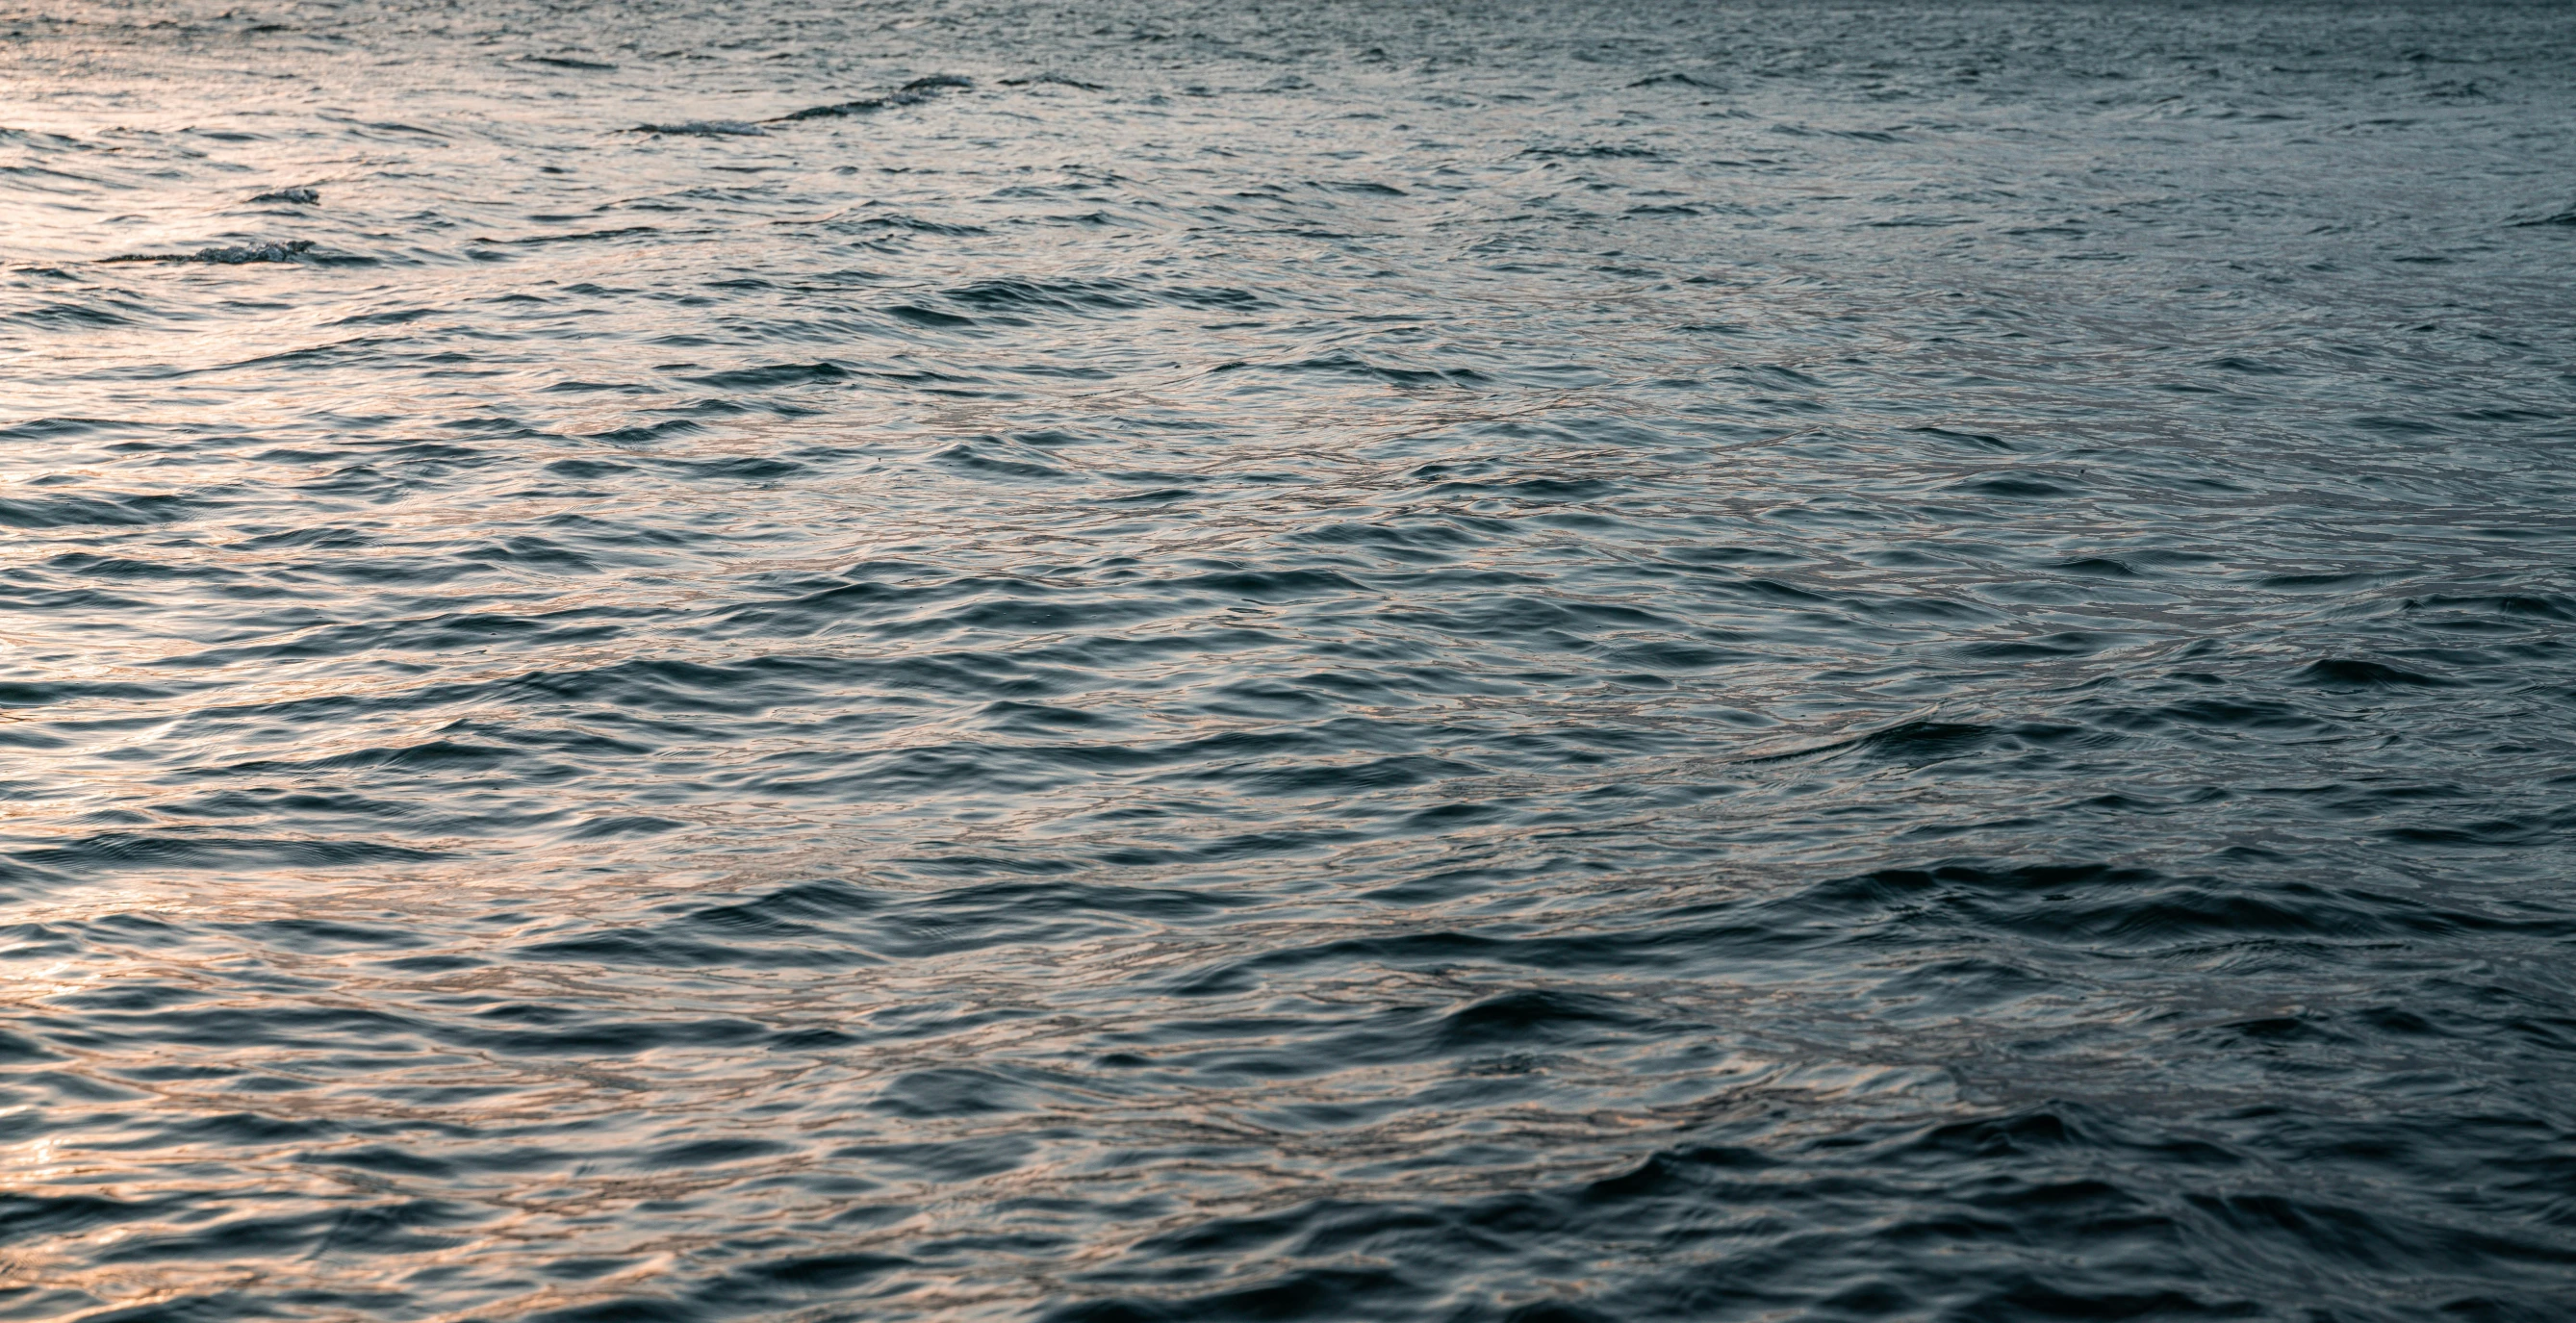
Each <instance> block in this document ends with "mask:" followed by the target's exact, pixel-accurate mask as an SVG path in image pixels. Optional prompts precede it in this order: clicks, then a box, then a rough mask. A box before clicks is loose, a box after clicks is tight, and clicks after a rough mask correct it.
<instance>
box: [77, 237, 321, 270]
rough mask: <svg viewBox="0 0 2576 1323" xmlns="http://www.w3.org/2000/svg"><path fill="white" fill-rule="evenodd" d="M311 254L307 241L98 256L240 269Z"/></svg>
mask: <svg viewBox="0 0 2576 1323" xmlns="http://www.w3.org/2000/svg"><path fill="white" fill-rule="evenodd" d="M311 251H313V241H312V240H310V239H288V240H285V241H283V242H279V243H257V244H245V245H241V246H239V247H231V248H200V249H198V250H197V251H195V252H193V253H131V254H127V255H125V256H122V257H102V258H100V259H98V260H99V261H100V262H101V263H111V262H205V263H210V264H212V265H216V266H242V265H246V264H249V263H254V262H293V261H296V260H298V259H300V258H302V257H303V256H304V255H305V254H307V253H310V252H311Z"/></svg>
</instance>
